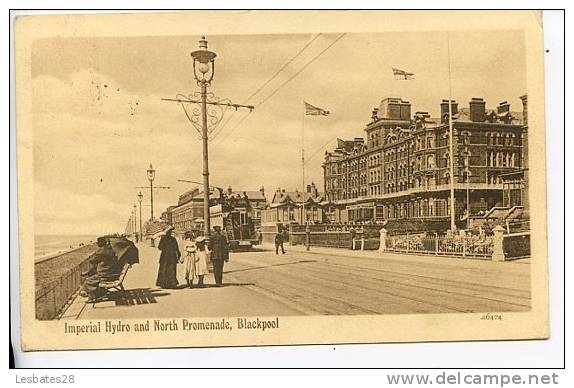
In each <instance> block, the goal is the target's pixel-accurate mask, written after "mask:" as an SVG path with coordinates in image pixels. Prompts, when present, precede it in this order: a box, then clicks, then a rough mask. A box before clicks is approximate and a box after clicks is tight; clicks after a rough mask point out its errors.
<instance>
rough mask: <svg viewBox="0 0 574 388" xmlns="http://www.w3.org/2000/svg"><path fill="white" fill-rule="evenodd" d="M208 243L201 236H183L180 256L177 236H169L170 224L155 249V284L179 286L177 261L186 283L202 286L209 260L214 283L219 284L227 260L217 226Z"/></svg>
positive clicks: (225, 242)
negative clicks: (157, 267)
mask: <svg viewBox="0 0 574 388" xmlns="http://www.w3.org/2000/svg"><path fill="white" fill-rule="evenodd" d="M213 229H214V232H213V234H212V235H211V238H210V240H209V243H208V242H207V240H206V238H205V236H202V235H199V236H197V237H195V236H193V235H187V236H186V238H185V240H184V242H183V245H184V246H183V255H182V253H181V251H180V249H179V245H178V243H177V239H176V238H175V237H174V236H173V227H170V228H168V229H167V230H166V231H165V234H164V235H163V236H162V237H161V239H160V241H159V244H158V249H159V250H160V251H161V254H160V257H159V270H158V274H157V281H156V285H157V286H158V287H161V288H167V289H174V288H179V284H178V281H177V264H178V263H180V264H183V267H184V272H185V275H184V277H185V281H186V286H187V287H189V288H193V287H194V283H195V282H197V283H196V284H197V286H198V287H204V278H205V276H206V275H208V274H209V267H208V263H209V261H210V260H211V262H212V263H213V274H214V278H215V285H216V286H222V285H223V266H224V263H225V262H228V261H229V244H228V242H227V238H226V237H225V236H224V235H223V234H222V232H221V227H219V226H216V227H214V228H213Z"/></svg>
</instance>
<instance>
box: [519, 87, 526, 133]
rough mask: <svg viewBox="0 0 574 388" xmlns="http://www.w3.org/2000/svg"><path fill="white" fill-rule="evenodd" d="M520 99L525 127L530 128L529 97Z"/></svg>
mask: <svg viewBox="0 0 574 388" xmlns="http://www.w3.org/2000/svg"><path fill="white" fill-rule="evenodd" d="M520 99H521V100H522V121H523V122H524V126H525V127H527V126H528V95H527V94H525V95H524V96H521V97H520Z"/></svg>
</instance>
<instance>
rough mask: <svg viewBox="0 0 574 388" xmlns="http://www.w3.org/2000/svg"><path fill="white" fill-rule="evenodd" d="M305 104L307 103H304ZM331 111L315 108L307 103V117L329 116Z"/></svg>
mask: <svg viewBox="0 0 574 388" xmlns="http://www.w3.org/2000/svg"><path fill="white" fill-rule="evenodd" d="M303 102H305V101H303ZM329 113H330V112H329V111H328V110H325V109H322V108H318V107H316V106H313V105H311V104H309V103H308V102H305V115H306V116H329Z"/></svg>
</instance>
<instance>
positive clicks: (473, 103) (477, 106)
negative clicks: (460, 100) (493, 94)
mask: <svg viewBox="0 0 574 388" xmlns="http://www.w3.org/2000/svg"><path fill="white" fill-rule="evenodd" d="M468 104H469V106H470V121H472V122H475V123H482V122H484V120H485V119H486V102H485V101H484V100H483V99H482V98H477V97H473V98H472V99H471V100H470V102H469V103H468Z"/></svg>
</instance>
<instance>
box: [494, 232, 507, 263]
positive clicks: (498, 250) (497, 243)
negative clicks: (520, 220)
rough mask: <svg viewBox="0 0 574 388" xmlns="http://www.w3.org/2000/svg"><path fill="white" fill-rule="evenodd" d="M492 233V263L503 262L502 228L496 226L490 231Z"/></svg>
mask: <svg viewBox="0 0 574 388" xmlns="http://www.w3.org/2000/svg"><path fill="white" fill-rule="evenodd" d="M492 231H493V232H494V238H493V246H492V261H504V260H505V257H504V247H503V242H504V228H503V227H502V226H500V225H497V226H495V227H494V229H493V230H492Z"/></svg>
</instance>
